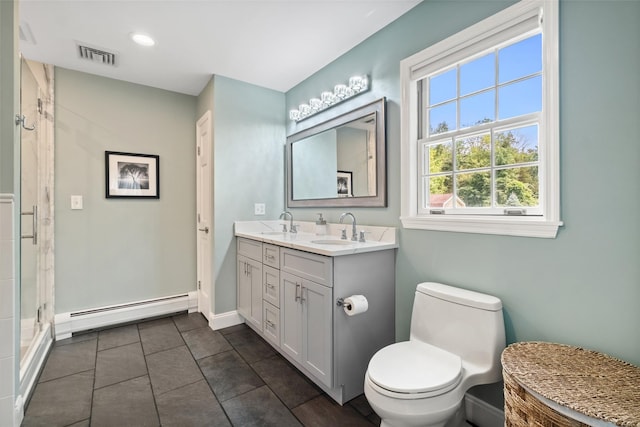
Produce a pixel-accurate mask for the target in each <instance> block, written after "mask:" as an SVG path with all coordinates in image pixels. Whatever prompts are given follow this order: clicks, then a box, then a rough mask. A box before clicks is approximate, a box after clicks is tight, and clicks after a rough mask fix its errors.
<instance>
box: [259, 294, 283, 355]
mask: <svg viewBox="0 0 640 427" xmlns="http://www.w3.org/2000/svg"><path fill="white" fill-rule="evenodd" d="M263 309H264V312H263V316H262V318H263V319H264V328H263V329H262V332H263V334H264V337H265V338H266V339H267V340H269V341H270V342H271V343H272V344H273V345H275V346H276V347H278V348H279V347H280V309H279V308H276V307H274V306H273V305H271V304H269V303H268V302H265V303H264V304H263Z"/></svg>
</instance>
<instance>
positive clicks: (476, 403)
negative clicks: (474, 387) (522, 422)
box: [464, 393, 504, 427]
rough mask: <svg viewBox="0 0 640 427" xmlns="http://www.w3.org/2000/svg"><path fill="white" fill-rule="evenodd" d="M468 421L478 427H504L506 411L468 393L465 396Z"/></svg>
mask: <svg viewBox="0 0 640 427" xmlns="http://www.w3.org/2000/svg"><path fill="white" fill-rule="evenodd" d="M464 401H465V410H466V413H467V420H468V421H469V422H471V423H473V424H474V425H477V426H478V427H502V426H504V411H501V410H500V409H498V408H496V407H495V406H493V405H490V404H488V403H487V402H485V401H484V400H480V399H478V398H477V397H475V396H472V395H470V394H469V393H467V394H466V395H465V399H464Z"/></svg>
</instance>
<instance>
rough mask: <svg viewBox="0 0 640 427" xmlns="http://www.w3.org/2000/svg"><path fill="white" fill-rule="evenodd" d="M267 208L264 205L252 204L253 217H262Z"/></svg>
mask: <svg viewBox="0 0 640 427" xmlns="http://www.w3.org/2000/svg"><path fill="white" fill-rule="evenodd" d="M266 210H267V208H266V206H265V204H264V203H254V205H253V214H254V215H264V214H265V212H266Z"/></svg>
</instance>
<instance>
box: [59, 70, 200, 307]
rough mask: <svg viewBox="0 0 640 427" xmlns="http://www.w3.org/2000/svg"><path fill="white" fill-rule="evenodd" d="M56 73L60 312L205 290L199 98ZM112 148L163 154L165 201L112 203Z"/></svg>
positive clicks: (150, 200) (103, 79)
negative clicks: (108, 193)
mask: <svg viewBox="0 0 640 427" xmlns="http://www.w3.org/2000/svg"><path fill="white" fill-rule="evenodd" d="M55 73H56V74H55V91H56V98H55V115H56V131H55V132H56V133H55V141H56V142H55V147H56V148H55V185H56V190H55V221H56V222H55V233H56V272H55V276H56V277H55V283H56V289H55V311H56V313H64V312H69V311H73V310H80V309H87V308H92V307H100V306H105V305H110V304H118V303H126V302H132V301H138V300H144V299H150V298H156V297H162V296H168V295H175V294H181V293H186V292H189V291H193V290H195V288H196V285H195V284H196V281H195V262H196V261H195V259H196V258H195V247H196V244H195V232H194V227H195V170H194V165H195V156H194V151H195V148H194V147H195V120H196V117H195V116H196V101H197V99H196V97H193V96H189V95H183V94H178V93H174V92H168V91H164V90H160V89H154V88H150V87H147V86H141V85H136V84H131V83H125V82H122V81H118V80H112V79H108V78H104V77H99V76H95V75H90V74H85V73H80V72H76V71H71V70H67V69H64V68H56V70H55ZM107 150H108V151H123V152H130V153H143V154H158V155H159V156H160V199H158V200H156V199H148V200H140V199H138V200H135V199H106V198H105V171H104V167H105V165H104V162H105V151H107ZM72 194H78V195H82V196H83V197H84V209H83V210H71V209H70V196H71V195H72Z"/></svg>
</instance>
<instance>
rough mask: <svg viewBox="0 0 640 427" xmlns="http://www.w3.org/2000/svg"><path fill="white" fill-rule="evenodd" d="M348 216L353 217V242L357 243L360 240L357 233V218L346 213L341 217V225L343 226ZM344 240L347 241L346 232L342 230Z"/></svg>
mask: <svg viewBox="0 0 640 427" xmlns="http://www.w3.org/2000/svg"><path fill="white" fill-rule="evenodd" d="M347 216H350V217H351V240H352V241H354V242H355V241H357V240H358V232H357V231H356V217H355V216H353V214H352V213H351V212H345V213H343V214H342V215H340V224H342V222H343V221H344V218H345V217H347ZM342 239H343V240H347V233H346V230H342Z"/></svg>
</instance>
